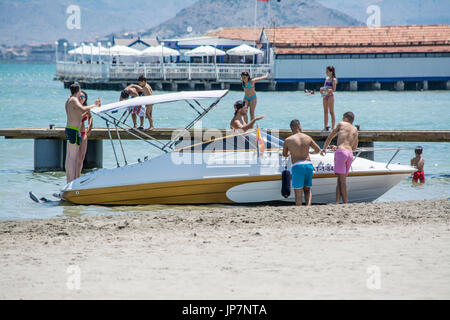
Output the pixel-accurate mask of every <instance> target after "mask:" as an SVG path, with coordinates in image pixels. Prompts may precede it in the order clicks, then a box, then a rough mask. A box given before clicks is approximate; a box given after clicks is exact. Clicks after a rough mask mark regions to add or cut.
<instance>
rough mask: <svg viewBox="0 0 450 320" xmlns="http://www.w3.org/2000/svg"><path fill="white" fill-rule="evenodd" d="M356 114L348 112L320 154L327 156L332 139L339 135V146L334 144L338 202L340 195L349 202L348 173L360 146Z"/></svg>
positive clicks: (344, 200)
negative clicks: (354, 152)
mask: <svg viewBox="0 0 450 320" xmlns="http://www.w3.org/2000/svg"><path fill="white" fill-rule="evenodd" d="M354 120H355V115H354V114H353V112H350V111H349V112H346V113H344V116H343V117H342V122H339V123H338V125H337V126H336V128H335V129H333V131H331V133H330V135H329V136H328V138H327V140H326V141H325V143H324V145H323V148H322V150H321V151H320V154H321V155H322V156H325V154H326V153H327V147H328V146H329V145H330V142H331V140H333V138H334V137H335V136H336V135H337V136H338V138H337V147H336V146H333V147H332V149H333V150H335V152H334V173H335V174H336V175H337V176H338V178H337V186H336V204H339V203H340V197H341V196H342V201H343V202H344V203H347V202H348V193H347V175H348V172H349V171H350V167H351V165H352V162H353V151H355V150H356V148H357V146H358V130H357V129H356V127H354V126H353V121H354Z"/></svg>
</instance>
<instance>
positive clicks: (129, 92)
mask: <svg viewBox="0 0 450 320" xmlns="http://www.w3.org/2000/svg"><path fill="white" fill-rule="evenodd" d="M135 86H136V85H134V84H132V85H129V86H128V87H126V88H125V89H123V90H122V92H121V93H120V99H119V101H124V100H128V98H129V97H130V96H131V97H132V98H135V97H138V96H139V93H138V91H137V90H136V88H135ZM128 111H132V113H131V119H132V120H133V128H135V129H139V130H144V116H145V107H144V106H135V107H129V108H128ZM136 115H139V120H140V126H139V128H138V126H137V121H136Z"/></svg>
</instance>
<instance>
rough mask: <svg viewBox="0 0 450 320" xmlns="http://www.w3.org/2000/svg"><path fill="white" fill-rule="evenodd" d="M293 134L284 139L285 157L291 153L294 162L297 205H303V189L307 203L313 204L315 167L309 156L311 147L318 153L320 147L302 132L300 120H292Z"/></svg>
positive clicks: (293, 174)
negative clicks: (312, 190) (312, 191)
mask: <svg viewBox="0 0 450 320" xmlns="http://www.w3.org/2000/svg"><path fill="white" fill-rule="evenodd" d="M291 130H292V133H293V134H292V136H290V137H289V138H287V139H286V140H284V146H283V157H288V156H289V154H291V162H292V169H291V170H292V187H293V188H294V190H295V205H296V206H301V205H302V191H303V192H304V193H305V203H306V205H307V206H310V205H311V200H312V193H311V187H312V178H313V171H314V167H313V165H312V163H311V159H310V157H309V154H310V152H309V148H310V147H311V148H313V149H314V152H311V154H317V153H319V152H320V147H319V146H318V145H317V143H315V142H314V140H313V139H312V138H311V137H310V136H308V135H306V134H304V133H302V127H301V126H300V121H298V120H292V121H291Z"/></svg>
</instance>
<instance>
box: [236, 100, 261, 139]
mask: <svg viewBox="0 0 450 320" xmlns="http://www.w3.org/2000/svg"><path fill="white" fill-rule="evenodd" d="M234 109H235V111H234V117H233V119H231V122H230V128H231V129H233V130H236V131H242V132H245V131H247V130H249V129H252V128H253V126H254V125H255V122H256V121H258V120H261V119H263V118H264V116H259V117H256V118H254V119H253V120H251V121H250V122H249V123H247V122H246V121H245V120H244V118H245V116H246V115H247V112H248V105H247V101H246V102H244V101H242V100H238V101H236V102H235V104H234Z"/></svg>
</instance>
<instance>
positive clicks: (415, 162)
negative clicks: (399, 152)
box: [411, 146, 425, 185]
mask: <svg viewBox="0 0 450 320" xmlns="http://www.w3.org/2000/svg"><path fill="white" fill-rule="evenodd" d="M422 152H423V148H422V147H421V146H418V147H416V149H415V150H414V153H415V154H416V156H415V157H414V158H412V159H411V166H412V167H416V168H417V171H416V172H414V174H413V178H412V182H413V185H423V184H424V183H425V173H424V171H423V167H424V166H425V160H424V159H423V158H422Z"/></svg>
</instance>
